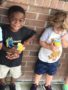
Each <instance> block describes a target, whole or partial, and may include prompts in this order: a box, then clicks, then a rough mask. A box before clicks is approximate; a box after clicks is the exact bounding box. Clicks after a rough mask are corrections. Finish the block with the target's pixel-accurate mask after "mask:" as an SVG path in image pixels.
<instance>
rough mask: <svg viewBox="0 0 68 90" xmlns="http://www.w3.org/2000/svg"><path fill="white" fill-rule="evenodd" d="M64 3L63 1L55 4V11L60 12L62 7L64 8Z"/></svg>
mask: <svg viewBox="0 0 68 90" xmlns="http://www.w3.org/2000/svg"><path fill="white" fill-rule="evenodd" d="M64 3H65V2H64V1H60V2H58V4H57V9H59V10H62V9H63V7H64Z"/></svg>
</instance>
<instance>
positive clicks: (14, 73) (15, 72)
mask: <svg viewBox="0 0 68 90" xmlns="http://www.w3.org/2000/svg"><path fill="white" fill-rule="evenodd" d="M10 74H11V77H12V78H11V82H10V85H9V87H10V90H16V87H15V82H16V80H17V79H18V78H19V77H20V76H21V66H16V67H11V68H10Z"/></svg>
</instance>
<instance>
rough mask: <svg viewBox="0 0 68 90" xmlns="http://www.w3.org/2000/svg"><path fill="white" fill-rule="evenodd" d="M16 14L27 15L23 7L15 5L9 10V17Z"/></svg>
mask: <svg viewBox="0 0 68 90" xmlns="http://www.w3.org/2000/svg"><path fill="white" fill-rule="evenodd" d="M15 12H21V13H23V14H24V15H25V10H24V9H23V8H22V7H21V6H17V5H14V6H11V7H10V8H9V9H8V12H7V15H8V17H10V16H11V15H12V14H13V13H15Z"/></svg>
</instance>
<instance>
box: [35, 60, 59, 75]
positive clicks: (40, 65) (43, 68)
mask: <svg viewBox="0 0 68 90" xmlns="http://www.w3.org/2000/svg"><path fill="white" fill-rule="evenodd" d="M58 66H59V60H58V61H57V62H55V63H47V62H42V61H41V60H37V62H36V65H35V70H34V72H35V73H36V74H45V73H46V74H48V75H54V74H55V73H56V71H57V67H58Z"/></svg>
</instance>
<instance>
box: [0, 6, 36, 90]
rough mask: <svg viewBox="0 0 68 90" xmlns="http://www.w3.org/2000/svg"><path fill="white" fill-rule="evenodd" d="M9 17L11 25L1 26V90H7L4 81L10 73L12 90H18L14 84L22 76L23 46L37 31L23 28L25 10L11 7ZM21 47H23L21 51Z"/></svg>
mask: <svg viewBox="0 0 68 90" xmlns="http://www.w3.org/2000/svg"><path fill="white" fill-rule="evenodd" d="M7 16H8V20H9V25H2V26H1V27H2V30H3V48H2V50H1V51H0V53H1V56H0V90H5V82H4V79H5V77H6V76H7V73H8V72H9V71H10V74H11V77H12V81H11V83H10V85H9V87H10V90H16V89H15V84H14V82H15V81H16V79H17V78H19V77H20V76H21V62H22V51H23V46H22V44H24V43H25V42H26V41H30V40H31V38H32V37H33V35H34V34H35V31H33V30H30V29H29V28H27V27H24V26H23V25H24V20H25V10H24V9H23V8H22V7H20V6H12V7H10V8H9V10H8V13H7ZM30 37H31V38H30ZM19 45H20V46H21V47H22V48H21V49H22V50H20V51H19V48H20V47H19V48H18V46H19Z"/></svg>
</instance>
